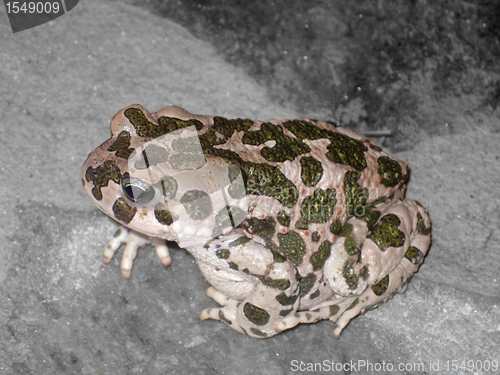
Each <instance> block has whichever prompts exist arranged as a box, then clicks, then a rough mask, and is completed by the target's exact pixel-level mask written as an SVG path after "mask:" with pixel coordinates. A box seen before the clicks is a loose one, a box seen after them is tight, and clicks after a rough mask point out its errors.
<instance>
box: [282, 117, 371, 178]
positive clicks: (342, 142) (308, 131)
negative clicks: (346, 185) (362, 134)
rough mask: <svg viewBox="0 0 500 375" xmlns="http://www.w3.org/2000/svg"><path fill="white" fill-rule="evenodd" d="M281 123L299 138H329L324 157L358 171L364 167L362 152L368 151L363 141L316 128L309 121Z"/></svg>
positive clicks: (364, 161) (364, 160)
mask: <svg viewBox="0 0 500 375" xmlns="http://www.w3.org/2000/svg"><path fill="white" fill-rule="evenodd" d="M283 125H284V126H285V127H286V128H287V129H288V130H290V131H291V132H292V133H293V134H295V136H296V137H297V138H299V139H300V140H302V139H311V140H315V139H321V138H325V139H328V140H330V145H328V146H327V149H328V153H327V154H326V157H327V158H328V159H330V160H331V161H333V162H334V163H338V164H344V165H349V166H351V167H353V168H354V169H356V170H358V171H362V170H363V169H365V168H366V159H365V155H364V153H365V152H366V151H368V148H367V147H366V146H365V145H364V144H363V142H361V141H359V140H357V139H354V138H351V137H348V136H346V135H343V134H340V133H336V132H333V131H331V130H326V129H321V128H318V127H316V126H315V125H314V124H313V123H311V122H309V121H304V120H290V121H285V122H284V123H283Z"/></svg>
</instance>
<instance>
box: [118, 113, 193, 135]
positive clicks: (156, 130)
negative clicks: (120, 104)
mask: <svg viewBox="0 0 500 375" xmlns="http://www.w3.org/2000/svg"><path fill="white" fill-rule="evenodd" d="M124 115H125V117H127V118H128V119H129V121H130V123H131V124H132V125H133V126H134V128H135V131H136V132H137V135H139V136H140V137H148V138H157V137H159V136H161V135H164V134H167V133H170V132H173V131H175V130H179V129H183V128H186V127H188V126H195V127H196V130H201V129H202V128H203V124H202V123H201V122H200V121H198V120H194V119H192V120H187V121H183V120H179V119H177V118H174V117H160V118H159V119H158V125H155V124H153V123H151V122H149V121H148V119H147V118H146V116H145V115H144V113H143V112H142V111H141V110H139V109H137V108H128V109H126V110H125V112H124Z"/></svg>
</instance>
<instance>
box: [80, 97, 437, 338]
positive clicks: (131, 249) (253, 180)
mask: <svg viewBox="0 0 500 375" xmlns="http://www.w3.org/2000/svg"><path fill="white" fill-rule="evenodd" d="M111 134H112V136H111V138H110V139H109V140H108V141H106V142H104V143H103V144H102V145H101V146H100V147H98V148H97V149H95V150H94V151H93V152H91V153H90V155H89V157H88V159H87V161H86V162H85V164H84V166H83V171H82V182H83V185H84V187H85V190H86V191H87V193H88V195H89V196H90V198H91V199H92V200H93V202H94V203H95V204H96V205H97V207H99V208H100V209H101V210H102V211H104V212H105V213H106V214H108V215H109V216H111V217H112V218H114V219H115V220H117V221H119V222H120V223H122V224H123V225H124V226H122V227H121V228H120V230H119V231H118V232H117V234H116V235H115V237H114V238H113V239H112V240H111V241H110V242H109V244H108V245H107V247H106V249H105V251H104V254H103V260H104V262H106V263H108V262H109V261H110V260H111V258H112V256H113V253H114V252H115V251H116V250H117V248H118V247H119V246H120V244H121V243H126V244H127V246H126V248H125V252H124V254H123V260H122V265H121V269H122V274H123V276H124V277H125V278H127V279H128V278H129V277H130V273H131V269H132V263H133V260H134V258H135V256H136V253H137V249H138V248H139V247H141V246H143V245H145V244H147V243H152V244H153V245H154V246H155V247H156V249H157V254H158V256H159V258H160V259H161V260H162V262H163V264H164V265H165V266H168V265H170V256H169V253H168V249H167V247H166V245H165V240H168V241H175V242H177V243H178V244H179V246H181V247H183V248H185V249H186V250H187V251H189V252H190V253H191V254H192V255H193V256H194V257H195V259H196V261H197V263H198V266H199V268H200V270H201V272H202V273H203V275H204V276H205V277H206V279H207V281H208V282H209V283H210V284H211V285H212V287H210V288H208V289H207V291H206V293H207V295H208V296H210V297H212V298H213V299H214V300H215V301H216V302H218V303H219V304H220V305H221V307H220V308H209V309H205V310H203V311H202V312H201V313H200V315H199V317H200V319H201V320H205V319H215V320H221V321H223V322H224V323H226V324H228V325H229V326H230V327H232V328H233V329H235V330H237V331H238V332H241V333H245V334H247V335H249V336H252V337H255V338H263V337H270V336H273V335H275V334H276V333H279V332H281V331H283V330H286V329H289V328H291V327H294V326H295V325H297V324H299V323H313V322H316V321H318V320H321V319H330V320H331V321H333V322H335V323H336V327H335V329H334V332H333V335H334V337H336V338H338V337H339V335H340V333H341V331H342V329H343V328H344V327H345V326H346V325H347V324H348V323H349V321H350V320H351V319H352V318H353V317H355V316H357V315H358V314H360V313H364V312H365V311H366V310H369V309H372V308H375V307H376V306H378V304H380V303H382V302H384V301H386V300H388V299H389V298H391V297H392V296H393V295H394V294H395V293H396V292H399V293H404V291H405V290H406V287H407V284H408V282H409V280H410V279H411V277H412V276H413V274H414V273H415V272H416V271H417V269H418V267H419V265H420V264H421V263H422V261H423V258H424V256H425V254H426V253H427V250H428V248H429V246H430V227H431V224H430V219H429V216H428V215H427V212H426V210H425V209H424V208H423V207H422V206H420V205H419V204H418V203H417V202H415V201H412V200H407V199H406V200H405V199H404V193H405V187H406V185H405V183H406V180H407V177H408V168H407V166H406V164H405V163H403V162H401V161H399V160H397V159H395V158H393V157H391V156H389V155H388V154H386V153H385V152H383V151H382V150H381V149H380V148H379V147H378V146H376V145H374V144H373V143H372V141H370V140H369V139H367V138H365V137H363V136H361V135H359V134H357V133H355V132H354V131H352V130H349V129H345V128H340V127H336V126H335V125H334V124H332V123H329V122H324V121H315V120H309V119H298V120H285V121H277V120H270V121H267V122H261V121H251V120H248V119H234V120H229V119H225V118H222V117H211V116H199V115H193V114H191V113H189V112H187V111H185V110H184V109H182V108H179V107H166V108H164V109H162V110H160V111H158V112H156V113H153V114H150V113H149V112H148V111H147V110H145V109H144V108H143V107H141V106H140V105H132V106H130V107H127V108H125V109H123V110H121V111H120V112H118V113H117V114H116V115H115V117H114V118H113V120H112V122H111ZM127 228H128V229H127ZM130 229H131V231H130Z"/></svg>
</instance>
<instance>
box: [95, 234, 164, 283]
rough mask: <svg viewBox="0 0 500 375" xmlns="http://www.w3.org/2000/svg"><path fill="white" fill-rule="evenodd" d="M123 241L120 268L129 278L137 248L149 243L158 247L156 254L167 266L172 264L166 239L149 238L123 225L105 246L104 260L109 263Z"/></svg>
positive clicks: (124, 275)
mask: <svg viewBox="0 0 500 375" xmlns="http://www.w3.org/2000/svg"><path fill="white" fill-rule="evenodd" d="M122 243H124V244H126V246H125V250H124V251H123V256H122V262H121V265H120V268H121V271H122V275H123V277H124V278H125V279H127V280H128V279H130V275H131V272H132V265H133V263H134V259H135V257H136V256H137V250H138V249H139V248H140V247H143V246H146V245H147V244H149V243H150V244H151V245H153V246H154V247H155V248H156V254H157V255H158V258H160V260H161V262H162V263H163V265H164V266H165V267H168V266H170V264H171V263H172V260H171V258H170V254H169V252H168V247H167V245H166V242H165V240H162V239H160V238H149V237H147V236H144V235H142V234H140V233H138V232H135V231H131V230H129V229H128V228H126V227H124V226H123V225H122V226H121V227H120V228H118V230H117V231H116V233H115V235H114V236H113V238H111V239H110V240H109V242H108V244H107V245H106V247H105V248H104V252H103V254H102V261H103V262H104V263H106V264H108V263H109V262H110V261H111V259H112V258H113V255H114V253H115V251H116V250H117V249H118V248H119V247H120V245H121V244H122Z"/></svg>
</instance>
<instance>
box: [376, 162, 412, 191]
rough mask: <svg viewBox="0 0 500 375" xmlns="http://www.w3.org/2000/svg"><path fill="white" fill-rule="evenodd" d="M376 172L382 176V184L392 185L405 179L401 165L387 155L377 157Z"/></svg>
mask: <svg viewBox="0 0 500 375" xmlns="http://www.w3.org/2000/svg"><path fill="white" fill-rule="evenodd" d="M377 164H378V174H379V175H380V176H381V177H382V181H381V182H382V184H383V185H384V186H391V187H394V186H396V185H397V184H399V183H400V182H404V181H405V180H406V177H407V176H406V174H405V175H403V172H402V170H401V165H400V164H399V163H398V161H397V160H394V159H392V158H391V157H389V156H381V157H379V158H378V159H377Z"/></svg>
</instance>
